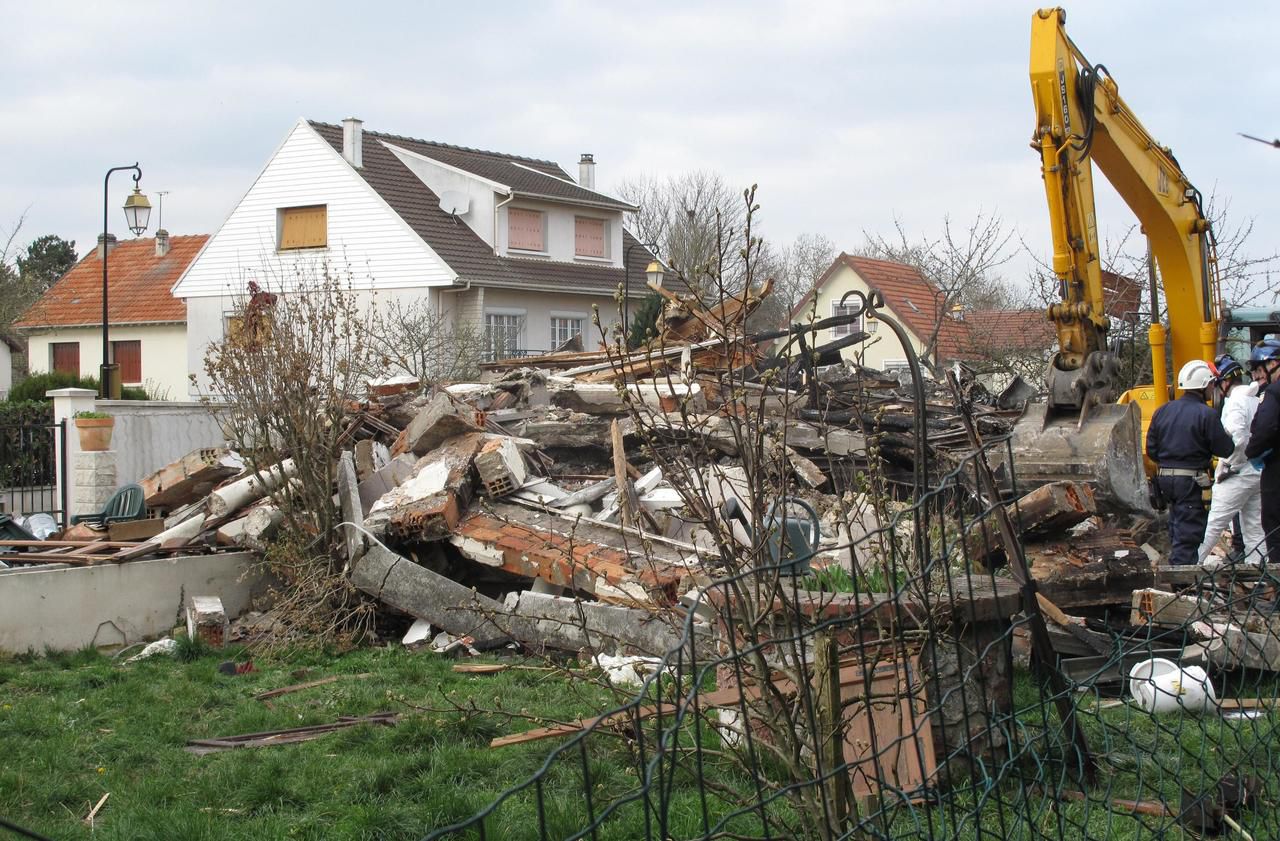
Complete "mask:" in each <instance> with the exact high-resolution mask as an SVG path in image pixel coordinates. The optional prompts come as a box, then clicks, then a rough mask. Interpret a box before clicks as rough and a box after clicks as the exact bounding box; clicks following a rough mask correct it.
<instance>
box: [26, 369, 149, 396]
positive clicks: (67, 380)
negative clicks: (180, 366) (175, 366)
mask: <svg viewBox="0 0 1280 841" xmlns="http://www.w3.org/2000/svg"><path fill="white" fill-rule="evenodd" d="M55 388H89V389H93V390H94V391H97V390H98V380H97V378H96V377H80V376H77V375H75V374H68V373H66V372H63V371H48V372H45V373H42V374H32V375H31V376H30V377H27V378H26V379H25V380H23V381H22V382H20V383H19V384H18V385H15V386H14V387H13V388H12V389H11V390H10V391H9V402H10V403H21V402H25V401H28V400H40V401H47V400H48V399H49V398H48V397H46V396H45V392H46V391H52V390H53V389H55ZM120 397H121V399H123V400H150V399H152V398H151V396H150V395H149V394H148V393H147V390H146V389H145V388H142V387H141V386H127V387H125V388H122V389H121V390H120Z"/></svg>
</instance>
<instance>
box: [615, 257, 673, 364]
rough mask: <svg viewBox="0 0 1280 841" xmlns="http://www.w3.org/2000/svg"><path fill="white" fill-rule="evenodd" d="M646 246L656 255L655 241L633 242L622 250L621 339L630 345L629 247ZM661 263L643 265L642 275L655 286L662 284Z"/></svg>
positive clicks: (650, 262)
mask: <svg viewBox="0 0 1280 841" xmlns="http://www.w3.org/2000/svg"><path fill="white" fill-rule="evenodd" d="M633 248H647V249H649V253H650V254H652V255H653V256H654V257H657V256H658V244H657V243H655V242H633V243H631V244H630V245H628V246H627V247H626V250H624V251H623V252H622V277H623V281H622V340H623V342H624V343H625V344H626V345H627V348H628V349H630V347H631V340H630V339H631V337H630V330H631V307H630V304H631V249H633ZM662 274H663V272H662V264H661V263H659V262H658V261H657V260H656V259H655V260H650V261H649V265H648V266H646V267H645V270H644V275H645V277H646V278H648V279H649V281H650V282H652V283H653V284H654V285H656V286H661V285H662Z"/></svg>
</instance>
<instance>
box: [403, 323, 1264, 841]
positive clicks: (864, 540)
mask: <svg viewBox="0 0 1280 841" xmlns="http://www.w3.org/2000/svg"><path fill="white" fill-rule="evenodd" d="M874 304H875V302H874V301H872V302H871V305H872V306H874ZM866 306H867V305H866V304H864V305H863V306H862V307H859V312H861V311H862V310H863V309H865V307H866ZM878 316H879V318H880V319H881V320H882V321H884V322H886V323H889V324H890V326H891V327H894V326H895V325H894V324H893V323H892V318H891V317H889V316H888V315H886V314H885V313H883V312H881V313H878ZM911 362H912V367H913V371H914V375H915V388H914V392H913V393H912V394H910V395H906V396H905V397H904V399H905V401H906V402H907V403H908V404H913V405H914V407H915V410H916V414H915V424H914V427H913V428H911V429H906V430H904V429H901V428H896V429H894V428H892V425H891V424H890V425H884V424H882V425H881V426H880V427H879V428H880V429H881V431H882V432H883V433H884V434H876V435H868V436H867V438H866V439H865V442H864V446H865V450H864V452H863V456H864V458H863V460H862V461H861V462H859V463H858V465H859V466H856V467H854V468H850V469H846V470H843V471H842V470H835V469H832V470H829V471H828V472H829V475H830V476H831V478H832V481H833V482H834V484H835V487H834V488H832V489H831V490H832V491H833V492H834V493H832V494H830V495H829V496H830V497H835V498H837V499H838V500H839V503H838V505H836V506H835V508H834V510H831V511H827V512H825V513H824V514H819V512H817V511H815V510H814V508H813V506H811V505H809V504H807V503H805V501H804V497H805V495H804V493H803V492H801V491H798V490H797V489H796V484H795V475H794V474H795V473H796V472H800V468H799V467H797V466H796V464H795V461H794V459H793V458H792V455H793V454H792V453H791V452H790V451H789V448H788V444H787V442H788V440H793V439H794V436H795V435H798V434H799V431H798V429H797V428H796V422H795V421H794V418H796V417H797V416H799V415H800V411H801V410H800V409H799V408H798V407H799V406H800V405H802V404H803V405H806V406H807V410H806V411H809V412H816V413H817V414H818V415H819V416H820V415H822V414H823V413H824V412H825V413H828V415H830V416H834V415H835V414H836V413H837V412H839V411H844V412H846V414H848V413H849V412H853V413H854V414H858V413H859V411H861V415H860V416H861V417H862V418H863V423H862V424H861V425H860V428H861V429H863V430H866V429H868V428H869V425H868V424H867V423H866V422H865V421H866V418H867V417H868V410H867V408H866V407H862V409H861V410H859V409H858V407H856V406H855V407H852V408H849V407H844V406H834V405H832V403H831V402H830V400H829V396H824V397H822V398H821V399H818V397H817V396H815V393H810V394H807V395H806V394H805V393H804V392H802V391H796V392H786V394H787V395H789V396H788V397H786V399H788V400H792V399H793V400H795V401H796V404H797V405H796V406H784V407H782V409H781V410H779V409H778V407H776V406H773V407H769V406H767V405H766V404H767V403H768V401H769V400H772V399H776V397H777V395H776V393H766V392H767V389H766V390H759V389H757V390H755V391H752V390H751V389H748V388H746V387H745V386H742V385H741V384H740V383H739V384H735V383H732V382H730V383H725V382H721V383H720V385H721V386H722V387H723V388H725V389H726V391H728V390H729V389H731V388H733V387H735V385H739V386H741V389H740V393H739V402H740V404H744V405H747V406H748V408H747V409H746V410H743V411H738V412H736V413H735V414H734V415H732V416H731V417H728V418H724V417H722V418H721V419H720V422H718V424H717V425H712V426H715V428H714V429H711V428H710V426H708V424H707V423H706V422H705V421H704V420H702V419H701V416H698V417H696V418H695V417H694V416H693V415H682V417H683V418H684V419H685V421H686V423H685V424H684V425H681V424H679V423H674V422H673V420H672V412H670V411H667V412H662V413H658V412H646V411H643V409H642V407H641V408H640V409H638V410H637V411H636V412H635V420H636V422H637V424H638V425H639V426H640V427H641V428H642V429H643V430H645V431H646V432H647V433H648V438H647V439H646V440H647V441H648V445H647V446H646V450H645V454H646V456H647V457H649V458H652V459H653V460H654V461H655V462H657V463H659V464H660V465H661V466H662V467H663V469H664V475H666V477H667V479H668V480H669V481H671V482H672V484H673V485H675V487H676V488H677V489H678V490H679V491H680V494H681V496H682V498H683V502H684V508H683V510H684V511H685V512H686V514H685V516H686V517H689V518H691V519H692V520H695V521H696V525H697V526H698V528H700V529H701V530H702V537H703V539H702V540H701V542H698V541H695V542H694V544H691V545H689V546H688V547H686V548H688V549H690V550H691V551H692V552H693V554H695V555H697V560H696V565H697V567H698V570H697V572H698V574H699V575H700V576H701V578H700V581H701V582H702V583H701V586H699V587H697V588H695V589H693V590H691V591H690V592H688V593H685V594H684V595H683V597H682V598H681V599H680V600H679V601H673V602H672V603H670V604H668V605H665V606H662V607H660V608H659V607H654V608H653V609H652V617H651V621H653V622H655V623H659V624H665V625H667V626H669V628H670V629H672V630H673V631H674V632H675V635H676V638H678V640H679V642H678V644H676V645H674V646H670V647H669V649H668V650H666V651H664V652H656V653H657V654H659V655H660V656H657V657H654V658H652V659H651V660H649V661H647V662H646V663H645V664H644V668H643V670H642V674H643V681H642V684H641V687H640V688H639V690H637V691H635V692H634V693H632V697H630V699H629V700H627V701H626V702H625V703H621V704H618V705H617V706H616V707H615V708H614V709H611V710H608V711H606V712H603V713H602V714H600V715H599V716H596V717H593V718H591V719H587V720H583V721H579V722H560V723H556V724H553V725H551V726H548V727H545V728H542V729H537V730H530V731H526V732H523V733H515V734H512V735H511V736H510V737H507V738H504V739H499V740H497V741H496V742H495V744H496V745H497V747H495V750H497V751H500V750H504V749H507V748H506V747H504V746H509V745H515V744H518V743H529V742H536V741H538V740H543V739H545V740H547V741H546V744H547V745H548V751H547V753H546V758H545V761H544V762H543V763H542V765H541V767H540V769H539V770H538V771H537V772H536V773H535V774H533V775H532V776H531V777H529V778H528V779H525V780H523V781H521V782H519V783H518V784H516V785H513V786H512V787H511V788H510V789H508V790H507V791H505V792H504V793H503V794H502V795H501V796H499V797H498V798H497V799H495V800H494V801H493V802H492V803H490V804H488V805H487V806H486V807H485V808H483V809H482V810H480V811H478V812H477V813H476V814H475V815H473V816H472V817H470V818H469V819H467V820H465V821H462V822H461V823H457V824H455V825H452V826H448V827H444V828H440V829H437V830H435V831H433V832H432V833H431V834H430V835H428V836H427V838H429V839H463V838H466V839H472V838H477V839H487V838H492V839H498V838H501V839H514V838H531V839H533V838H536V839H579V838H589V839H593V841H599V839H632V838H644V839H713V838H725V839H748V838H749V839H755V838H760V839H768V838H776V839H784V838H803V839H824V840H825V839H839V838H858V839H864V838H865V839H872V838H874V839H918V838H928V839H982V838H991V839H1022V838H1054V839H1076V838H1106V839H1120V838H1125V839H1128V838H1145V837H1150V838H1166V837H1167V838H1177V837H1182V836H1180V835H1179V833H1189V835H1188V836H1186V837H1198V836H1200V835H1216V834H1224V833H1225V834H1226V835H1227V836H1232V835H1233V834H1234V837H1239V838H1256V839H1261V838H1275V837H1280V814H1278V813H1277V812H1276V810H1275V808H1274V804H1275V803H1276V801H1277V799H1278V798H1280V782H1278V781H1277V774H1276V771H1277V765H1278V763H1280V758H1278V757H1280V733H1278V732H1277V728H1276V726H1275V706H1274V704H1275V703H1276V701H1277V691H1276V689H1277V681H1276V679H1275V677H1274V674H1275V672H1274V670H1275V669H1277V668H1280V636H1277V632H1276V630H1275V625H1274V622H1275V620H1274V618H1273V616H1272V613H1273V610H1274V607H1275V604H1276V601H1275V598H1276V593H1277V587H1276V585H1277V581H1276V579H1275V578H1274V577H1273V576H1272V574H1271V573H1270V571H1269V570H1266V569H1260V568H1258V567H1240V568H1228V571H1226V572H1218V573H1205V572H1203V571H1198V570H1196V571H1187V570H1181V571H1179V570H1172V571H1170V570H1165V571H1164V572H1161V571H1160V568H1159V565H1158V564H1157V563H1153V562H1151V561H1147V560H1145V555H1144V556H1143V557H1144V560H1143V564H1145V571H1144V572H1143V575H1145V576H1146V583H1147V584H1149V585H1150V586H1147V587H1143V588H1139V589H1138V590H1136V591H1130V590H1129V589H1125V590H1123V592H1122V593H1121V595H1120V596H1115V595H1114V594H1113V595H1111V596H1110V597H1105V598H1098V599H1096V603H1095V604H1085V603H1083V602H1077V603H1074V604H1073V605H1072V610H1073V612H1074V613H1075V614H1078V615H1071V614H1068V613H1066V612H1065V611H1063V610H1062V609H1061V608H1060V607H1059V606H1058V605H1056V604H1054V603H1053V602H1052V601H1049V600H1047V599H1045V598H1044V595H1043V594H1042V593H1038V592H1037V586H1036V583H1035V582H1036V576H1035V571H1034V570H1033V569H1032V568H1030V567H1029V562H1028V554H1027V551H1026V549H1025V545H1026V542H1027V539H1028V538H1027V535H1028V533H1029V528H1030V524H1029V523H1028V522H1027V518H1026V517H1024V510H1023V509H1022V508H1021V507H1020V506H1019V504H1018V502H1017V500H1019V499H1020V498H1023V499H1025V497H1021V496H1020V494H1019V492H1018V491H1019V490H1020V489H1018V488H1016V487H1013V486H1012V484H1011V479H1010V478H1009V474H1004V475H998V472H993V471H992V468H991V464H992V463H1003V464H1004V465H1005V466H1006V467H1008V466H1010V465H1012V463H1013V454H1012V452H1011V451H1010V448H1009V444H1008V438H1007V436H1003V437H1001V436H995V435H990V434H987V433H984V431H983V424H982V423H981V418H979V419H977V420H975V417H974V412H973V407H972V406H970V405H969V403H968V398H967V397H966V395H965V394H964V389H963V388H962V387H961V385H960V383H959V381H958V380H954V379H953V380H952V382H951V385H952V388H953V396H954V404H953V405H954V406H955V407H956V411H957V412H958V417H959V418H960V419H961V421H962V426H961V429H962V430H963V437H964V439H965V441H964V442H963V444H964V445H963V446H960V447H957V448H951V449H950V450H949V451H948V453H947V455H946V456H945V457H942V456H941V455H940V453H939V452H938V451H937V447H936V446H935V445H936V444H937V440H936V439H937V436H936V435H935V430H934V429H933V428H932V427H931V426H930V424H929V423H928V422H927V420H926V419H927V418H928V407H927V406H926V402H927V401H926V399H925V395H924V392H923V388H922V385H921V376H920V371H919V368H918V365H916V363H915V360H914V358H912V360H911ZM784 391H785V389H784ZM743 395H745V396H743ZM668 408H669V407H668ZM777 417H784V418H788V419H791V420H787V421H785V422H783V423H782V424H781V425H779V424H776V423H773V425H771V422H770V421H768V418H777ZM871 426H874V424H872V425H871ZM886 430H887V432H886ZM824 434H826V435H828V436H829V435H830V434H831V432H830V430H829V429H828V430H827V432H825V433H824ZM716 435H719V436H720V439H719V440H720V441H721V442H722V443H723V442H724V441H730V442H731V443H732V444H733V448H734V452H735V453H736V458H735V460H733V462H732V465H731V466H726V460H725V459H724V458H723V457H722V455H723V453H724V452H726V451H727V450H725V449H723V448H722V450H721V451H720V452H719V453H712V452H711V451H710V450H708V448H707V447H706V446H705V443H706V441H708V440H711V439H712V438H714V437H715V436H716ZM699 442H700V443H699ZM725 446H726V447H727V444H726V445H725ZM889 446H896V447H898V448H899V449H898V451H896V452H895V453H889V452H888V451H887V449H885V448H886V447H889ZM834 449H835V448H834V446H833V447H829V448H828V450H830V451H834ZM904 453H905V454H906V455H905V456H904ZM997 455H999V456H1000V458H996V457H995V456H997ZM891 463H892V464H891ZM886 465H889V466H891V467H893V469H888V468H887V467H885V466H886ZM1011 501H1012V502H1011ZM1099 522H1100V521H1099V520H1098V519H1096V518H1095V519H1094V520H1093V521H1092V523H1093V525H1094V526H1095V527H1097V526H1098V524H1099ZM821 524H825V527H826V529H827V531H829V532H834V534H835V535H837V539H836V540H835V541H834V545H832V543H833V542H832V541H827V543H826V544H823V547H822V548H823V551H822V552H818V551H817V549H818V548H819V547H818V544H819V540H818V532H819V531H820V530H821V528H822V527H823V526H822V525H821ZM1104 525H1105V524H1104ZM637 533H640V534H643V533H644V528H643V524H642V523H639V522H638V523H637ZM1061 537H1062V540H1063V543H1062V545H1063V546H1067V547H1070V546H1071V545H1072V542H1073V541H1076V542H1080V543H1085V542H1087V539H1086V537H1085V535H1084V533H1083V531H1082V530H1081V529H1077V530H1076V531H1075V532H1064V534H1063V535H1061ZM649 539H650V538H644V537H642V538H639V539H637V540H636V543H635V546H634V547H633V553H632V554H633V557H643V556H644V555H645V551H646V549H647V548H648V547H649V543H648V541H649ZM652 539H653V540H657V539H658V538H656V537H654V538H652ZM1130 551H1133V552H1142V551H1143V550H1141V549H1139V548H1138V547H1137V546H1136V545H1134V546H1133V549H1132V550H1130V549H1122V550H1117V551H1115V552H1113V554H1114V555H1116V556H1119V555H1123V554H1127V553H1129V552H1130ZM1130 560H1132V559H1130ZM1157 560H1158V559H1157ZM1042 562H1043V561H1042V556H1037V558H1036V559H1034V561H1033V563H1042ZM1113 562H1116V561H1115V559H1112V560H1108V559H1103V560H1102V561H1101V562H1100V564H1101V565H1100V566H1099V565H1098V564H1094V565H1093V566H1089V567H1088V569H1087V573H1088V575H1089V576H1092V578H1090V580H1089V581H1087V582H1085V581H1083V578H1081V581H1080V582H1079V583H1080V586H1081V587H1085V588H1087V587H1097V586H1099V580H1098V578H1099V576H1101V578H1102V579H1103V580H1102V585H1105V584H1106V581H1105V578H1106V575H1107V569H1108V564H1109V563H1113ZM1069 565H1070V564H1068V566H1069ZM1086 566H1087V565H1086ZM1099 570H1100V571H1099ZM1082 575H1083V574H1082ZM1071 586H1074V585H1071ZM495 763H496V764H498V765H500V760H495Z"/></svg>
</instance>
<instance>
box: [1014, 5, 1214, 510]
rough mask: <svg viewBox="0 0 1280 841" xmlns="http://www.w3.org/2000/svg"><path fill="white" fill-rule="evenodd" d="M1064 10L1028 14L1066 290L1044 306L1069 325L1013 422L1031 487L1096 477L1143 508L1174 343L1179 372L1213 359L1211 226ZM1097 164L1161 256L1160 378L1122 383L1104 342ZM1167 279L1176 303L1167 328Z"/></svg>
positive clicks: (1155, 355)
mask: <svg viewBox="0 0 1280 841" xmlns="http://www.w3.org/2000/svg"><path fill="white" fill-rule="evenodd" d="M1065 21H1066V13H1065V12H1064V11H1063V10H1062V9H1041V10H1040V11H1038V12H1036V13H1035V14H1034V15H1033V16H1032V23H1031V91H1032V97H1033V99H1034V102H1035V111H1036V126H1035V133H1034V135H1033V137H1032V147H1033V148H1034V149H1035V150H1036V152H1037V153H1038V154H1039V156H1040V160H1041V170H1042V173H1043V176H1044V188H1045V196H1046V198H1047V199H1048V202H1049V220H1050V228H1051V230H1052V234H1053V262H1052V266H1053V271H1054V274H1056V275H1057V278H1058V286H1059V292H1060V295H1061V300H1060V301H1059V302H1056V303H1054V304H1053V305H1051V306H1050V307H1049V308H1048V310H1047V313H1046V314H1047V316H1048V318H1049V320H1050V321H1051V322H1052V323H1053V325H1054V328H1055V329H1056V331H1057V335H1058V350H1057V353H1056V354H1055V355H1054V357H1053V360H1052V362H1051V363H1050V365H1049V370H1048V377H1047V383H1046V385H1047V390H1048V397H1047V400H1046V402H1045V403H1041V404H1033V405H1032V406H1030V407H1028V410H1027V413H1026V414H1025V415H1024V416H1023V418H1022V419H1021V420H1020V421H1019V423H1018V425H1017V427H1016V428H1015V429H1014V436H1013V458H1014V464H1015V466H1016V475H1017V478H1018V482H1019V485H1020V487H1021V489H1022V490H1026V489H1028V488H1031V487H1035V486H1037V485H1040V484H1044V483H1046V482H1051V481H1056V480H1059V479H1079V480H1088V481H1091V482H1093V483H1094V484H1095V487H1096V488H1097V495H1098V498H1099V501H1100V502H1104V503H1106V504H1108V505H1109V507H1111V508H1113V509H1121V510H1132V511H1145V510H1148V504H1147V493H1146V486H1147V483H1146V476H1145V473H1146V469H1147V468H1146V467H1144V459H1143V455H1142V441H1143V440H1144V438H1145V435H1144V433H1145V430H1146V426H1147V424H1148V423H1149V421H1150V418H1151V415H1152V414H1153V413H1154V412H1155V410H1156V408H1158V407H1159V406H1160V405H1161V404H1163V403H1164V402H1166V401H1167V400H1168V399H1169V383H1168V374H1167V356H1166V343H1167V345H1168V347H1169V350H1170V351H1171V352H1172V356H1173V370H1175V371H1176V370H1178V369H1179V368H1181V366H1182V365H1183V364H1184V363H1186V362H1187V361H1189V360H1191V359H1204V360H1206V361H1208V360H1212V359H1213V358H1214V349H1215V344H1216V341H1217V330H1218V324H1217V322H1218V295H1217V283H1216V280H1215V279H1214V272H1215V270H1216V260H1215V256H1214V246H1213V232H1212V228H1211V226H1210V224H1209V220H1208V219H1207V218H1206V216H1205V213H1204V209H1203V207H1202V202H1201V195H1200V192H1199V191H1198V190H1196V189H1195V187H1194V186H1192V184H1191V182H1190V181H1189V180H1188V179H1187V177H1186V175H1185V174H1184V173H1183V172H1182V169H1181V167H1180V166H1179V165H1178V162H1177V160H1176V159H1175V158H1174V157H1173V154H1172V153H1171V152H1170V150H1169V148H1168V147H1166V146H1162V145H1161V144H1159V143H1158V142H1157V141H1156V140H1155V139H1154V138H1153V137H1152V136H1151V134H1150V133H1148V132H1147V130H1146V129H1145V128H1144V127H1143V126H1142V123H1140V122H1139V121H1138V119H1137V117H1135V116H1134V114H1133V112H1132V111H1131V110H1130V109H1129V107H1128V106H1127V105H1126V104H1125V102H1124V101H1123V100H1122V99H1121V98H1120V92H1119V87H1118V86H1117V84H1116V82H1115V80H1114V79H1112V78H1111V76H1110V74H1109V73H1108V72H1107V70H1106V68H1105V67H1104V66H1102V65H1100V64H1099V65H1094V64H1090V63H1089V62H1088V61H1087V60H1086V59H1085V57H1084V55H1083V54H1082V53H1081V52H1080V50H1079V49H1078V48H1077V47H1076V45H1075V44H1073V43H1072V42H1071V39H1070V38H1068V37H1067V34H1066V29H1065ZM1094 164H1096V165H1097V167H1098V169H1099V170H1101V171H1102V174H1103V175H1104V176H1106V178H1107V180H1108V181H1109V182H1110V183H1111V185H1112V186H1113V187H1115V189H1116V192H1118V193H1119V194H1120V196H1121V198H1122V199H1123V200H1124V201H1125V203H1126V204H1127V205H1128V206H1129V209H1130V210H1132V211H1133V213H1134V215H1135V216H1136V217H1137V220H1138V222H1139V224H1140V225H1141V226H1142V230H1143V232H1144V233H1145V234H1146V236H1147V241H1148V246H1149V250H1150V256H1151V257H1152V260H1151V261H1150V262H1152V264H1153V267H1152V270H1151V278H1150V280H1151V283H1150V287H1151V316H1152V317H1151V327H1150V329H1149V331H1148V341H1149V343H1150V345H1151V361H1152V384H1151V385H1143V386H1138V387H1137V388H1133V389H1129V390H1128V391H1125V392H1123V393H1121V392H1120V389H1119V384H1118V383H1117V375H1118V366H1117V363H1116V356H1115V354H1114V353H1113V351H1112V348H1110V347H1109V346H1108V341H1107V333H1108V327H1109V320H1108V317H1107V313H1106V310H1105V307H1104V300H1103V281H1102V266H1101V264H1100V257H1101V254H1100V249H1099V243H1098V225H1097V220H1096V218H1095V215H1094V214H1095V211H1094V195H1093V165H1094ZM1157 274H1158V281H1157V279H1156V276H1157ZM1158 288H1162V289H1163V290H1164V295H1165V303H1166V305H1167V307H1168V324H1169V327H1168V331H1167V333H1166V330H1165V328H1164V326H1163V325H1162V324H1161V323H1160V315H1159V303H1158V297H1157V295H1158V293H1157V289H1158Z"/></svg>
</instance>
